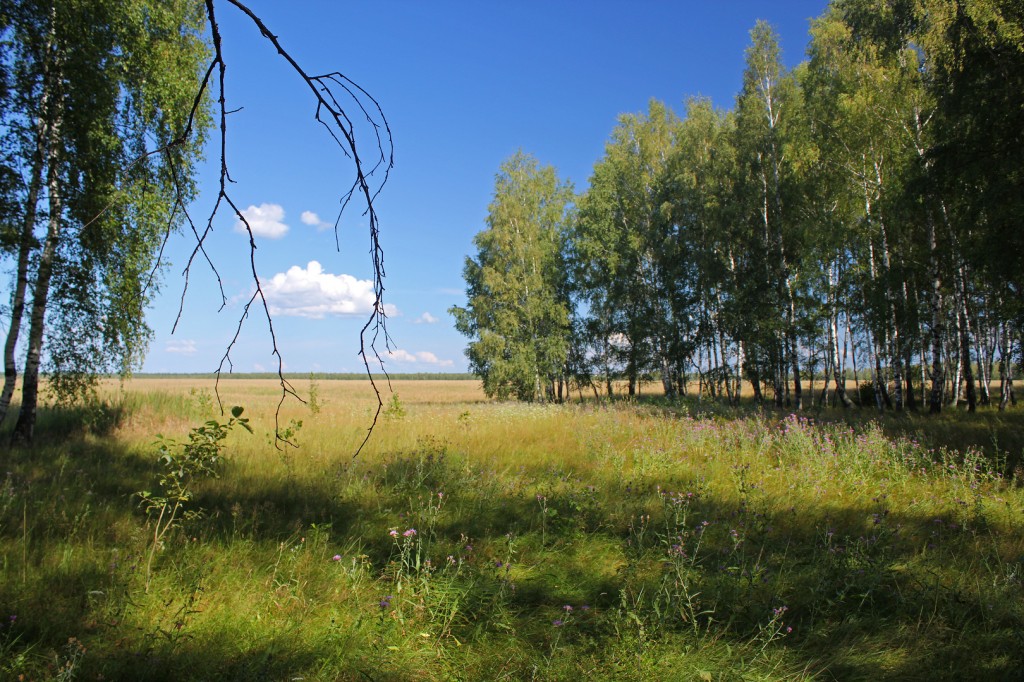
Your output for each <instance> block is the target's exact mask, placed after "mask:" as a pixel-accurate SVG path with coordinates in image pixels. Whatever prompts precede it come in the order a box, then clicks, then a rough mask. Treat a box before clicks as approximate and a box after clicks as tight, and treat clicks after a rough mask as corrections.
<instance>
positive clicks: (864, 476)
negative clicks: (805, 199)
mask: <svg viewBox="0 0 1024 682" xmlns="http://www.w3.org/2000/svg"><path fill="white" fill-rule="evenodd" d="M414 383H415V384H416V385H415V386H414V385H413V384H414ZM452 383H453V384H455V383H458V384H459V386H453V385H448V384H436V385H431V384H429V383H428V382H408V383H401V382H397V383H396V385H395V386H394V388H395V390H396V392H397V394H398V395H399V399H398V401H397V403H392V405H397V407H398V408H400V409H389V410H388V411H387V413H386V414H385V417H384V418H383V419H382V421H381V422H380V423H379V424H378V427H377V430H376V432H375V433H374V436H373V438H372V439H371V441H370V444H369V446H368V448H367V449H366V450H364V451H363V452H362V453H361V454H360V455H359V457H358V458H355V459H354V458H353V456H352V455H353V453H354V452H355V450H356V448H357V447H358V444H359V443H360V442H361V441H362V438H363V436H364V435H365V429H366V428H367V426H368V425H369V419H370V417H371V414H372V410H373V409H374V407H375V402H374V401H373V399H372V393H370V392H369V391H368V389H367V388H366V387H365V386H362V385H359V384H343V383H342V382H320V383H319V384H318V385H317V386H316V392H317V406H316V407H317V409H316V410H315V411H314V410H312V409H310V407H309V406H303V405H299V404H295V405H290V406H289V407H288V408H287V410H286V411H285V412H284V413H283V414H282V416H281V424H282V426H286V427H287V428H290V429H292V433H291V435H292V437H293V440H295V441H296V442H297V443H298V444H299V446H300V447H299V448H298V449H294V448H287V447H286V448H283V449H277V448H275V447H274V439H273V434H272V430H273V410H274V405H275V404H276V401H275V396H274V390H273V385H272V383H269V382H258V381H252V382H248V381H246V382H241V381H238V382H228V383H227V385H222V389H223V390H222V398H223V400H224V402H225V404H226V405H232V404H242V405H245V407H246V415H247V416H249V417H251V419H252V421H251V424H252V425H253V426H254V427H255V433H254V434H247V433H245V432H240V431H236V432H234V433H232V434H231V435H230V437H229V439H228V440H227V441H226V443H227V448H226V451H225V453H226V455H227V459H226V461H225V463H224V464H223V466H222V468H221V470H220V474H221V475H220V477H219V478H216V479H209V480H203V481H200V482H197V483H196V484H195V490H194V492H195V496H194V497H193V498H192V499H191V501H190V504H191V505H192V508H195V509H201V510H203V514H202V516H201V517H199V518H194V519H190V520H188V521H187V522H186V523H183V524H182V525H181V526H180V527H179V528H176V529H175V530H174V531H173V532H171V533H169V534H168V535H167V536H166V537H165V541H164V542H163V545H162V549H160V551H159V552H158V553H156V555H155V557H154V561H153V564H152V571H151V577H150V581H151V584H150V589H149V591H148V592H147V591H146V580H147V577H146V562H147V559H148V557H149V552H150V550H151V549H152V545H151V540H152V537H153V526H152V523H153V522H154V521H153V519H152V518H151V517H147V516H146V514H145V513H144V509H142V508H141V507H140V506H139V502H140V499H139V498H138V496H137V495H136V493H137V492H138V491H142V490H149V489H152V486H153V485H154V481H155V480H156V479H157V477H158V476H159V472H160V467H159V465H158V463H157V461H156V457H157V448H156V447H155V446H154V440H155V437H156V435H157V434H158V433H159V434H163V435H165V436H167V437H170V438H175V439H177V440H179V441H183V440H185V439H186V435H187V433H188V430H189V429H190V428H192V427H194V426H197V425H198V424H200V423H202V422H203V421H206V420H207V419H222V418H221V417H220V416H219V413H218V411H217V407H216V400H215V399H214V396H213V394H212V391H211V388H212V387H210V386H206V385H199V384H196V383H195V382H194V381H191V380H190V381H187V382H174V381H172V380H160V381H156V380H152V381H145V382H138V383H136V384H135V385H132V386H129V388H128V390H127V392H124V393H117V392H116V391H115V392H112V393H110V394H109V395H108V396H107V399H108V402H107V403H106V407H104V408H103V410H105V411H104V414H107V415H108V417H105V418H104V419H103V420H100V421H101V422H102V424H101V426H102V427H103V428H86V429H80V430H78V431H76V432H75V435H73V436H72V437H66V436H65V437H63V438H58V437H55V436H52V435H51V437H49V438H44V439H43V444H42V445H41V446H39V447H37V448H36V449H34V450H15V451H10V452H6V451H5V452H4V453H3V458H4V468H3V469H4V471H3V475H4V480H3V482H2V485H0V558H2V567H0V620H2V622H3V625H2V627H0V671H2V672H3V675H5V676H9V677H12V678H17V676H18V675H25V677H26V679H75V678H77V679H99V678H100V677H102V678H104V679H240V680H249V679H297V678H301V679H307V680H311V679H324V680H333V679H375V680H382V679H410V680H413V679H466V680H477V679H578V678H580V677H584V676H585V677H587V678H591V679H608V680H623V679H625V680H628V679H636V680H649V679H697V680H718V679H765V680H772V679H777V680H790V679H865V680H867V679H870V680H876V679H899V680H904V679H928V680H932V679H978V678H982V677H986V678H992V679H1016V676H1017V675H1018V674H1019V673H1020V671H1021V665H1022V663H1024V656H1022V651H1024V641H1022V634H1021V633H1024V491H1022V490H1021V489H1020V488H1018V487H1015V486H1014V485H1012V484H1011V483H1008V482H1007V481H1006V480H1004V478H1003V468H1004V467H1003V465H1002V463H1001V462H996V461H993V460H992V457H991V456H990V455H989V454H986V453H983V452H982V450H981V449H980V446H982V445H987V444H986V443H979V444H978V445H979V447H975V448H968V449H951V448H940V447H935V446H933V445H931V444H930V443H929V442H928V440H927V435H928V434H927V433H923V434H922V435H924V436H925V439H924V440H922V439H921V438H918V439H916V440H915V439H913V438H911V437H909V436H907V437H896V438H894V437H892V436H890V435H887V431H886V429H888V428H889V427H888V426H883V425H879V424H878V423H875V422H870V421H864V422H862V423H854V424H853V425H849V424H847V423H845V421H836V422H835V423H827V422H823V421H813V420H810V419H807V418H804V417H792V416H790V417H784V416H782V415H766V414H759V413H750V414H745V415H741V416H736V415H734V414H733V413H730V412H726V411H721V412H720V413H715V412H714V411H711V412H709V411H703V412H698V411H697V406H696V405H695V404H683V403H675V404H671V405H669V404H665V405H660V406H659V405H643V404H625V403H620V404H612V405H605V406H599V405H585V406H579V405H565V406H553V407H538V406H530V405H520V404H501V403H490V402H486V401H483V400H482V397H481V396H480V395H479V391H478V389H477V388H476V387H475V386H472V385H471V384H469V382H452ZM190 389H191V392H190ZM452 392H455V393H452ZM453 395H457V396H458V397H457V398H453V397H452V396H453ZM96 409H99V408H96ZM825 417H826V415H821V417H820V419H824V418H825ZM66 419H67V420H69V421H70V419H71V417H66ZM300 422H301V425H300ZM59 423H62V422H60V421H59V420H58V419H57V418H56V417H54V422H53V424H55V425H56V424H59ZM923 428H926V427H923ZM943 428H952V426H943ZM915 430H919V429H917V427H915ZM890 433H891V432H890ZM12 617H13V618H12Z"/></svg>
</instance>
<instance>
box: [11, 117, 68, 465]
mask: <svg viewBox="0 0 1024 682" xmlns="http://www.w3.org/2000/svg"><path fill="white" fill-rule="evenodd" d="M60 129H61V118H60V117H59V116H55V117H54V120H53V123H52V125H51V126H50V131H49V139H48V140H47V150H46V157H47V158H46V166H47V173H46V175H47V181H46V184H47V190H48V191H49V219H48V222H47V228H46V238H45V241H44V242H43V250H42V253H41V254H40V256H39V265H38V268H37V270H36V283H35V287H34V288H33V291H32V313H31V317H30V323H29V324H30V326H29V334H28V353H27V355H26V358H25V376H24V379H23V381H22V388H21V411H20V413H19V414H18V421H17V423H16V424H15V425H14V432H13V433H12V434H11V442H12V443H13V444H19V445H28V444H31V442H32V437H33V435H34V434H35V425H36V409H37V406H38V402H39V364H40V361H41V359H42V350H43V332H44V329H43V328H44V324H45V322H46V304H47V302H48V299H49V295H50V280H51V277H52V275H53V260H54V257H55V256H56V253H57V242H58V240H59V239H60V231H61V222H62V220H63V206H62V204H61V182H60V167H59V159H58V140H59V137H60Z"/></svg>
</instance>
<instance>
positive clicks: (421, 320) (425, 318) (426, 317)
mask: <svg viewBox="0 0 1024 682" xmlns="http://www.w3.org/2000/svg"><path fill="white" fill-rule="evenodd" d="M435 322H437V318H436V317H434V316H433V315H431V314H430V313H423V314H422V315H420V316H419V317H417V318H416V319H415V320H413V323H414V324H434V323H435Z"/></svg>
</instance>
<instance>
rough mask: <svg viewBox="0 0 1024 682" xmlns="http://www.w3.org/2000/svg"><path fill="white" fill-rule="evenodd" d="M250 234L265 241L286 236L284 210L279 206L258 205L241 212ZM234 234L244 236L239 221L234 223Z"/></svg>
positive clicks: (286, 227)
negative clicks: (250, 229) (263, 238)
mask: <svg viewBox="0 0 1024 682" xmlns="http://www.w3.org/2000/svg"><path fill="white" fill-rule="evenodd" d="M242 215H243V216H245V219H246V221H248V223H249V227H250V228H252V233H253V234H254V235H256V236H257V237H266V238H267V239H280V238H281V237H283V236H285V235H286V234H288V226H287V225H286V224H285V223H284V222H282V221H283V220H284V208H282V207H281V205H280V204H260V205H259V206H250V207H249V208H247V209H245V210H244V211H242ZM235 232H240V233H242V234H245V223H243V222H242V221H241V220H238V221H236V222H235Z"/></svg>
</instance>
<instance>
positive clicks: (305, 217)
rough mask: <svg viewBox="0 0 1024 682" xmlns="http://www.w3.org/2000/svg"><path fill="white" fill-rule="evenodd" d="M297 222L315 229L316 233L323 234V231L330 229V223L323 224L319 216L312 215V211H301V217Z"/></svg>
mask: <svg viewBox="0 0 1024 682" xmlns="http://www.w3.org/2000/svg"><path fill="white" fill-rule="evenodd" d="M299 220H301V221H302V224H303V225H309V226H311V227H315V228H316V231H317V232H323V231H324V230H327V229H330V228H331V224H330V223H325V222H324V221H323V220H320V216H318V215H317V214H316V213H313V211H303V212H302V215H301V216H299Z"/></svg>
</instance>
